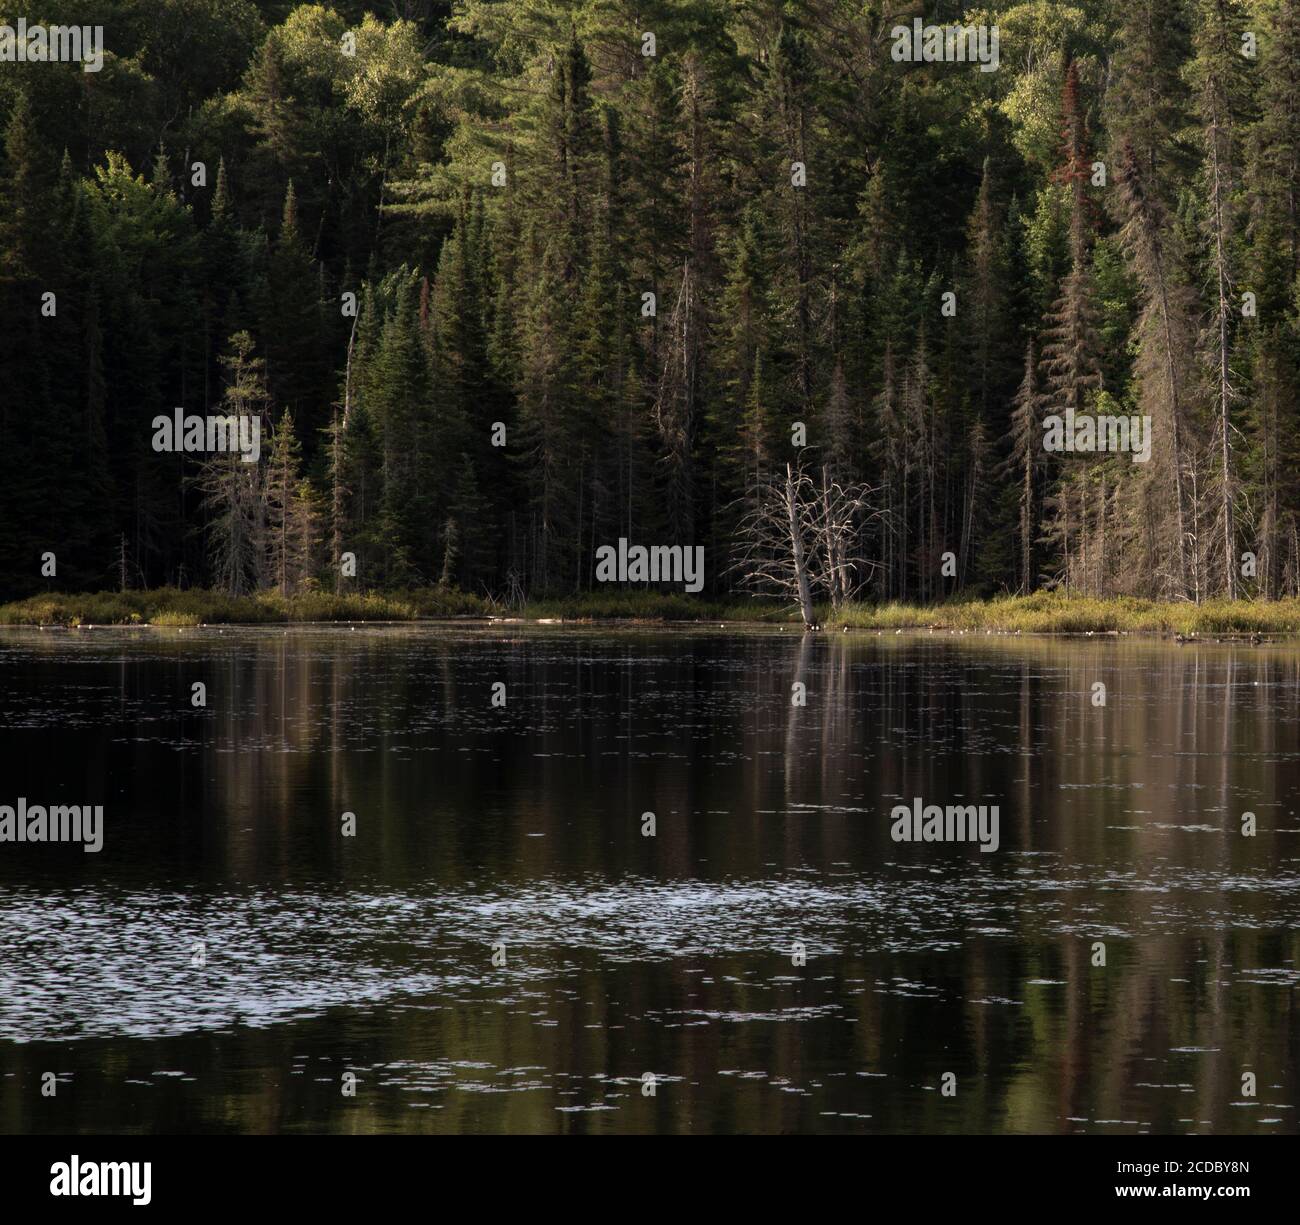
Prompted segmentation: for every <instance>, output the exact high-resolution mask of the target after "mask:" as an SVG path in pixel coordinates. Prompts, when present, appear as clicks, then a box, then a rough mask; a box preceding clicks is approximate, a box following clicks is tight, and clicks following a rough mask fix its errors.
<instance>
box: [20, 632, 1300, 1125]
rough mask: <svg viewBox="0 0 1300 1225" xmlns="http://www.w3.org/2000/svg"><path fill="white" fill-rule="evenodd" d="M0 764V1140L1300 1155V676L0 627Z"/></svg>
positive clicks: (666, 640)
mask: <svg viewBox="0 0 1300 1225" xmlns="http://www.w3.org/2000/svg"><path fill="white" fill-rule="evenodd" d="M796 680H798V681H802V682H804V683H805V684H806V685H807V689H808V696H807V705H806V706H805V707H802V708H801V707H797V706H794V705H792V702H791V684H792V682H794V681H796ZM195 681H202V682H204V683H205V684H206V686H207V699H208V705H207V707H206V709H193V708H192V707H191V705H190V692H191V690H190V686H191V685H192V684H193V682H195ZM497 681H501V682H504V683H505V684H506V687H507V689H506V693H507V705H506V706H505V707H504V708H494V707H493V705H492V700H491V699H492V685H493V683H494V682H497ZM1096 681H1102V682H1104V683H1105V685H1106V686H1107V704H1106V706H1105V708H1104V709H1099V708H1096V707H1094V706H1093V704H1092V700H1091V695H1092V685H1093V683H1094V682H1096ZM0 763H2V765H3V770H2V772H0V803H4V804H10V805H12V804H14V803H15V802H16V799H17V797H19V796H23V797H25V798H27V800H28V801H29V802H31V803H46V804H48V803H102V804H103V805H104V807H105V846H104V849H103V851H102V852H100V853H99V854H97V855H95V854H86V853H84V852H83V851H82V850H81V849H80V847H79V846H48V847H47V846H37V845H30V844H28V845H14V844H0V1078H2V1081H0V1130H2V1131H4V1132H26V1131H38V1132H55V1131H65V1130H79V1131H89V1132H98V1131H146V1132H147V1131H171V1130H185V1131H195V1130H220V1131H255V1132H275V1131H284V1132H289V1131H306V1132H315V1131H338V1132H364V1131H429V1132H458V1131H478V1132H497V1131H521V1132H550V1131H560V1132H593V1131H620V1132H650V1131H662V1132H688V1131H689V1132H716V1131H722V1132H732V1131H742V1132H777V1131H787V1132H792V1131H827V1132H840V1131H845V1132H985V1131H989V1132H1003V1131H1009V1132H1075V1131H1082V1132H1106V1133H1132V1132H1146V1131H1150V1132H1207V1131H1213V1132H1216V1133H1254V1132H1283V1133H1295V1132H1296V1131H1297V1130H1300V1126H1298V1124H1297V1109H1296V1107H1297V1104H1298V1103H1297V1098H1298V1097H1300V1085H1298V1078H1297V1070H1298V1067H1300V1018H1298V1015H1297V1013H1298V1010H1297V997H1298V995H1300V990H1298V984H1300V969H1298V968H1297V950H1298V949H1300V937H1298V936H1297V920H1298V919H1300V817H1298V816H1297V812H1296V809H1297V800H1298V794H1297V793H1298V789H1300V648H1298V647H1294V646H1287V647H1281V646H1276V647H1271V646H1264V647H1250V646H1226V645H1225V646H1214V645H1205V646H1198V647H1190V646H1183V647H1179V646H1174V645H1164V644H1156V643H1141V642H1132V641H1128V640H1120V641H1116V640H1102V639H1092V640H1087V639H1084V640H1069V641H1027V640H1023V639H1003V638H985V637H980V638H971V637H965V638H952V637H940V636H928V635H915V636H914V635H893V634H889V635H884V636H877V635H875V634H861V635H857V634H848V635H834V636H825V637H817V638H804V637H802V636H800V635H796V634H790V633H785V634H777V633H773V632H768V631H754V632H748V631H747V632H743V633H732V632H730V631H721V630H718V631H709V632H702V631H674V632H648V631H611V630H601V631H577V630H568V629H553V630H548V629H539V628H528V627H522V626H511V625H504V626H501V625H499V626H494V627H490V628H467V629H459V628H457V629H448V628H419V629H407V628H375V629H361V628H358V629H356V630H349V629H347V628H346V627H344V628H340V629H305V630H293V631H290V632H288V633H286V632H285V631H284V630H282V629H265V630H245V629H239V630H234V629H228V630H226V631H225V632H220V631H217V630H185V631H183V632H178V631H175V630H170V631H148V630H140V631H127V630H123V631H104V630H94V631H81V632H74V633H56V632H50V631H46V632H44V633H41V632H37V631H4V632H3V633H0ZM914 796H921V797H923V798H924V800H925V801H926V802H927V803H939V804H944V803H964V802H970V803H985V804H997V805H999V809H1000V816H1001V843H1002V845H1001V848H1000V849H999V850H998V851H997V852H996V853H994V854H982V853H980V852H979V851H978V849H977V848H976V847H975V846H972V845H957V846H954V845H944V844H922V845H904V844H898V843H895V842H893V841H892V840H891V838H890V824H891V822H890V808H891V807H892V805H893V804H895V803H898V802H900V801H901V802H905V803H910V802H911V800H912V798H913V797H914ZM1247 810H1249V811H1251V812H1254V813H1255V814H1256V816H1257V819H1258V826H1259V832H1258V835H1257V836H1256V837H1255V838H1244V837H1242V836H1241V834H1240V832H1239V829H1240V816H1241V813H1242V812H1243V811H1247ZM647 811H653V812H654V813H655V815H656V822H657V833H656V836H655V837H653V838H648V837H643V836H642V833H641V823H642V813H644V812H647ZM344 812H352V813H355V814H356V818H357V832H356V836H355V837H352V838H345V837H342V836H341V834H340V818H341V814H343V813H344ZM199 941H202V942H203V944H204V946H205V949H206V964H205V965H203V966H202V967H196V966H193V965H192V964H191V961H192V957H193V953H194V947H195V944H196V942H199ZM1096 941H1102V942H1104V944H1105V946H1106V955H1107V964H1106V966H1105V967H1095V966H1094V965H1093V964H1092V956H1093V954H1092V949H1093V944H1094V942H1096ZM497 942H504V945H505V954H506V964H505V965H504V966H503V967H502V966H494V965H493V961H492V956H493V945H494V944H495V943H497ZM795 942H801V943H802V944H803V946H804V947H805V949H806V952H807V964H806V965H805V966H798V965H794V964H792V955H791V953H792V949H793V947H794V945H795ZM47 1072H53V1073H55V1074H56V1075H57V1086H58V1087H57V1094H56V1096H55V1097H53V1098H48V1097H42V1095H41V1082H42V1075H43V1074H44V1073H47ZM346 1072H351V1073H353V1074H355V1076H356V1077H357V1086H356V1096H355V1097H352V1098H348V1097H345V1096H343V1094H342V1092H341V1089H340V1086H341V1083H342V1078H343V1075H344V1073H346ZM647 1072H649V1073H653V1074H654V1076H655V1077H656V1078H657V1085H656V1092H655V1093H654V1095H653V1096H647V1095H646V1094H645V1093H644V1092H643V1085H642V1076H643V1074H645V1073H647ZM1243 1072H1254V1073H1255V1074H1256V1077H1257V1085H1258V1088H1257V1093H1256V1096H1254V1097H1253V1098H1252V1097H1249V1096H1245V1095H1243V1090H1242V1081H1241V1077H1242V1074H1243ZM945 1073H953V1074H954V1075H955V1076H956V1095H955V1096H944V1095H943V1094H942V1093H941V1091H940V1089H941V1083H942V1078H943V1077H944V1075H945Z"/></svg>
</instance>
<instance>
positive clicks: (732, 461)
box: [0, 0, 1300, 600]
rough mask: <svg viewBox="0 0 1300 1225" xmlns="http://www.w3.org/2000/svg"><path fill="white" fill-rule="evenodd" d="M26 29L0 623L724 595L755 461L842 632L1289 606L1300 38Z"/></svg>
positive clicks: (797, 13) (204, 17) (560, 15)
mask: <svg viewBox="0 0 1300 1225" xmlns="http://www.w3.org/2000/svg"><path fill="white" fill-rule="evenodd" d="M9 8H10V15H9V16H7V17H5V18H4V21H5V22H6V23H7V24H8V25H9V26H10V27H12V26H14V25H15V23H16V22H17V19H18V18H20V17H21V18H26V20H27V22H28V23H29V24H36V23H38V22H39V23H45V24H47V25H54V24H78V25H85V26H102V28H103V64H102V67H101V68H100V70H99V71H97V72H87V71H83V65H81V64H77V63H48V62H35V63H33V62H19V61H18V60H17V59H14V58H12V57H2V56H0V137H2V138H0V321H2V322H3V328H2V329H0V464H2V465H3V480H0V583H2V584H3V587H4V594H7V595H21V594H26V593H28V592H31V591H35V590H40V589H43V588H47V587H57V588H59V589H63V590H68V589H76V588H100V587H117V586H126V587H140V586H152V585H158V584H164V583H169V584H178V585H182V586H192V585H212V586H218V587H221V588H224V589H226V590H228V591H231V592H244V591H250V590H256V589H258V588H269V587H278V588H280V589H281V590H283V591H291V590H296V589H300V588H302V587H304V586H311V585H315V584H320V585H322V586H327V587H329V588H335V587H337V586H340V585H352V586H354V587H355V586H359V587H363V588H370V587H373V588H379V587H397V586H406V585H415V584H434V583H442V584H447V585H455V586H459V587H461V588H463V589H465V590H470V591H477V592H490V593H493V594H497V595H501V594H504V595H520V594H523V593H528V594H546V593H571V592H575V591H584V590H586V589H588V588H590V587H592V586H593V584H594V583H595V573H594V571H595V555H596V550H597V549H598V548H599V547H600V546H603V545H609V544H612V543H614V542H616V541H618V540H619V539H620V538H624V539H626V540H629V541H633V542H640V543H647V544H649V543H655V544H681V545H683V546H703V547H704V549H705V555H706V558H707V562H706V590H707V591H708V592H709V593H711V594H717V593H718V592H721V591H726V590H730V589H733V588H735V587H736V586H737V585H738V584H739V582H740V580H741V579H742V578H743V574H740V573H738V571H737V569H736V566H735V559H736V558H737V557H739V556H742V555H744V554H745V552H746V550H749V552H751V553H752V552H753V549H754V547H755V540H754V538H753V537H752V536H749V535H747V532H748V527H747V525H749V524H752V523H753V522H754V520H755V516H756V515H757V516H758V517H760V518H761V516H762V514H763V508H764V506H765V505H766V501H765V500H767V499H770V498H771V497H772V495H773V492H774V491H779V488H780V484H781V481H782V480H783V478H784V476H785V474H786V471H787V465H793V470H794V471H795V473H796V474H798V483H799V484H800V485H801V486H802V487H803V488H804V489H806V490H807V491H808V497H807V501H808V504H809V505H812V504H814V503H816V502H817V501H818V499H819V498H822V499H824V502H825V505H826V506H827V516H828V518H832V519H834V520H835V523H834V527H835V532H836V535H835V537H834V541H833V542H832V543H829V544H828V545H827V550H828V552H827V559H829V560H831V561H835V564H832V565H829V566H826V567H823V569H824V571H825V573H826V574H828V575H830V577H829V578H827V579H826V580H825V581H826V582H827V583H828V584H830V585H831V587H834V588H836V589H835V590H831V591H830V594H835V595H838V596H842V597H844V598H848V597H851V596H857V597H861V598H876V599H885V598H906V599H912V600H926V599H937V598H942V597H943V596H945V595H948V594H950V593H952V592H955V591H964V592H967V593H971V592H976V593H980V592H988V593H991V592H995V591H1000V590H1011V591H1017V590H1019V591H1030V590H1034V589H1037V588H1041V587H1045V586H1060V587H1064V588H1066V589H1069V590H1072V591H1083V592H1089V593H1097V594H1105V593H1135V594H1144V595H1155V596H1163V597H1170V598H1189V599H1201V598H1206V597H1209V596H1220V595H1227V596H1252V595H1264V596H1276V595H1284V594H1296V593H1297V592H1300V527H1298V516H1300V436H1298V435H1297V430H1296V415H1297V407H1296V392H1297V385H1298V382H1300V368H1298V365H1297V359H1298V357H1300V348H1298V346H1297V336H1298V331H1300V297H1298V294H1297V290H1298V288H1300V286H1298V282H1297V272H1298V270H1300V262H1298V261H1300V210H1298V201H1300V0H1095V2H1091V0H1089V2H1080V3H1073V4H1071V3H1057V2H1055V0H1035V2H1032V3H1024V4H1013V5H1009V6H1000V7H999V6H994V7H983V8H980V7H974V6H965V5H961V4H956V3H929V4H920V3H912V4H906V3H891V2H888V0H886V2H871V3H863V2H860V0H859V2H850V0H804V2H802V3H794V2H785V3H782V2H780V0H745V2H740V0H642V2H639V3H635V4H633V3H629V2H625V0H571V2H568V3H563V2H561V0H464V2H463V3H461V2H457V3H450V4H448V3H437V2H436V0H404V2H403V0H394V2H393V3H389V4H362V3H338V4H334V5H332V6H324V5H301V6H294V5H289V4H269V3H264V4H253V3H250V2H249V0H41V2H40V3H35V4H34V3H27V2H26V0H20V2H18V3H17V4H13V3H11V4H10V6H9ZM915 18H921V19H922V20H923V22H924V23H925V24H926V25H940V26H951V25H953V24H954V23H960V24H961V25H962V26H963V27H983V28H984V29H985V31H986V32H987V31H989V30H990V29H991V28H992V27H996V31H997V48H998V55H997V65H996V70H992V71H985V70H984V69H985V68H986V67H991V65H987V64H977V63H971V62H969V61H968V62H947V61H943V60H939V61H936V62H927V61H926V60H925V59H924V58H922V59H921V60H920V62H917V60H916V59H915V58H914V57H911V56H910V55H909V56H905V57H900V56H899V55H898V53H897V51H898V48H899V45H900V39H899V37H898V36H897V35H896V33H895V31H896V28H897V27H900V26H902V27H907V28H908V30H909V38H908V40H907V41H910V29H911V27H912V23H913V20H914V19H915ZM651 36H652V37H651ZM353 304H355V309H353ZM177 408H180V409H183V410H184V411H185V413H187V414H210V413H216V414H220V413H237V414H255V415H257V417H258V418H259V420H260V421H261V422H262V423H263V428H262V439H263V443H262V446H261V451H260V455H259V457H258V460H257V462H256V463H247V462H244V461H243V459H242V458H241V457H240V456H238V455H234V454H231V455H213V454H210V453H186V452H179V453H178V452H173V451H167V450H159V449H157V448H156V446H155V436H156V429H155V425H154V421H155V418H157V417H158V416H159V415H160V414H163V415H170V414H172V413H173V411H174V410H175V409H177ZM1107 418H1109V419H1110V424H1111V427H1112V431H1113V428H1114V426H1115V424H1116V422H1117V421H1122V422H1123V424H1124V426H1125V429H1126V430H1127V428H1128V427H1129V425H1130V424H1131V425H1132V427H1133V431H1134V435H1133V437H1134V440H1135V445H1134V447H1133V449H1132V450H1131V451H1128V452H1125V451H1117V450H1114V449H1111V450H1104V449H1101V448H1100V446H1098V447H1096V448H1095V449H1090V448H1089V446H1088V444H1087V442H1086V441H1084V442H1082V443H1081V445H1080V446H1079V447H1077V448H1074V447H1073V443H1074V441H1075V440H1076V437H1077V438H1079V439H1082V437H1083V436H1082V435H1076V433H1075V431H1076V429H1077V427H1078V425H1079V422H1080V421H1083V420H1085V419H1086V420H1088V421H1093V420H1094V419H1095V421H1096V422H1097V434H1098V435H1099V436H1103V437H1104V435H1105V429H1106V426H1105V420H1106V419H1107ZM1053 421H1055V422H1058V423H1060V428H1059V429H1058V428H1057V427H1056V426H1053V425H1052V424H1051V423H1052V422H1053ZM1144 425H1145V428H1147V429H1148V430H1149V433H1148V434H1147V435H1146V437H1147V443H1148V445H1149V453H1148V455H1147V456H1146V457H1145V459H1144V458H1142V457H1141V456H1139V455H1137V454H1136V452H1137V450H1138V446H1137V445H1136V439H1137V438H1138V436H1139V435H1140V434H1141V431H1142V428H1143V427H1144ZM1054 430H1055V431H1056V433H1055V437H1056V438H1057V441H1058V443H1059V441H1060V439H1061V437H1062V436H1066V437H1067V441H1066V443H1065V446H1064V449H1052V446H1051V442H1050V439H1051V438H1052V437H1053V431H1054ZM1113 441H1114V438H1113V437H1112V442H1113ZM831 489H834V490H835V491H837V496H838V497H839V502H837V504H836V505H837V506H842V507H844V508H846V509H845V510H844V511H843V515H842V516H840V517H839V518H836V514H838V512H835V513H832V509H831V506H830V495H829V492H828V491H829V490H831ZM827 540H828V541H830V540H831V536H830V534H829V533H828V534H827ZM810 547H812V548H813V549H814V550H815V549H816V548H817V544H816V542H815V541H814V542H812V544H811V546H810ZM836 549H839V550H841V554H840V555H838V560H837V561H836V556H837V555H836V553H835V550H836ZM46 552H52V553H54V554H55V555H56V557H57V571H56V577H51V576H50V575H49V574H48V573H47V574H44V575H43V574H42V555H43V554H45V553H46ZM345 553H347V554H351V555H352V556H353V557H354V558H355V575H353V574H352V573H351V570H350V568H348V567H345V566H344V565H343V564H342V563H341V560H340V559H341V558H342V557H343V555H344V554H345ZM836 585H838V587H836ZM828 590H829V589H828Z"/></svg>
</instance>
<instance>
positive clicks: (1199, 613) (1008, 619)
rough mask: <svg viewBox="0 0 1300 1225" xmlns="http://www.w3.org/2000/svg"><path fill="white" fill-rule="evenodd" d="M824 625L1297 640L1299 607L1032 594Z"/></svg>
mask: <svg viewBox="0 0 1300 1225" xmlns="http://www.w3.org/2000/svg"><path fill="white" fill-rule="evenodd" d="M826 625H828V626H835V627H839V626H849V627H850V628H853V629H909V628H917V627H927V628H934V629H945V630H967V631H984V630H988V631H992V632H997V633H1012V634H1014V633H1024V634H1083V633H1095V634H1102V633H1109V632H1112V631H1115V632H1119V633H1129V634H1141V633H1147V634H1182V635H1183V636H1185V637H1191V636H1193V635H1196V636H1198V637H1212V636H1214V635H1225V634H1300V600H1271V601H1262V600H1261V601H1249V600H1234V601H1229V600H1213V601H1209V602H1207V603H1204V604H1189V603H1186V602H1182V603H1166V602H1158V601H1154V600H1136V599H1132V598H1129V597H1126V596H1122V597H1115V598H1112V599H1093V598H1091V597H1089V596H1065V595H1061V594H1058V593H1056V592H1038V593H1036V594H1034V595H1031V596H1001V597H997V598H994V599H989V600H972V601H965V602H956V601H954V602H952V603H947V604H940V605H934V606H921V605H915V604H881V605H865V604H864V605H853V606H851V607H848V608H845V609H842V610H841V611H840V612H839V613H836V614H831V613H830V612H829V611H828V612H827V619H826Z"/></svg>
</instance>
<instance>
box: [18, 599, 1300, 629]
mask: <svg viewBox="0 0 1300 1225" xmlns="http://www.w3.org/2000/svg"><path fill="white" fill-rule="evenodd" d="M465 616H468V617H488V616H508V617H512V618H520V619H524V620H532V621H627V622H660V621H663V622H705V623H719V622H725V623H727V624H740V623H746V622H748V623H769V624H785V625H791V626H795V625H797V624H798V615H797V614H796V613H795V611H794V610H793V609H792V608H789V607H787V606H784V605H781V604H777V603H774V602H770V601H761V600H747V601H744V600H738V601H730V602H719V601H710V600H705V599H700V598H698V597H695V596H690V595H684V594H679V593H659V592H644V591H641V592H630V591H626V590H624V591H611V592H610V593H608V594H606V593H603V592H596V593H589V594H585V595H580V596H572V597H569V598H560V599H550V600H534V601H530V602H529V603H527V604H526V605H525V606H524V607H523V608H520V609H510V610H507V609H503V608H502V607H500V606H498V605H493V604H491V603H490V602H489V601H487V600H484V599H482V598H480V597H478V596H474V595H467V594H465V593H463V592H457V591H446V590H442V589H439V588H422V589H418V590H413V591H399V592H389V593H370V594H349V595H337V596H336V595H333V594H332V593H328V592H306V593H303V594H301V595H295V596H289V597H284V596H280V595H278V594H275V593H270V592H263V593H260V594H258V595H254V596H227V595H223V594H221V593H219V592H212V591H202V590H194V589H191V590H187V591H180V590H178V589H176V588H174V587H162V588H158V589H156V590H153V591H124V592H116V591H112V592H87V593H80V594H67V595H64V594H53V595H52V594H46V595H38V596H31V597H29V598H28V599H25V600H19V601H15V602H14V603H10V604H4V605H0V625H68V626H77V625H161V626H188V625H267V624H277V623H279V624H283V623H287V622H306V621H320V622H330V621H419V620H430V619H439V618H446V617H465ZM821 616H822V618H823V620H822V625H823V628H825V629H841V628H844V627H847V628H851V629H864V630H894V629H926V628H932V629H942V630H964V631H968V632H980V631H989V632H996V633H1025V634H1053V633H1055V634H1067V633H1076V634H1077V633H1108V632H1120V633H1150V634H1182V635H1184V636H1185V637H1192V636H1199V637H1213V636H1223V635H1232V634H1268V635H1300V600H1277V601H1269V602H1265V601H1258V602H1252V601H1246V600H1238V601H1235V602H1231V603H1230V602H1228V601H1226V600H1218V601H1213V602H1210V603H1206V604H1200V605H1196V604H1187V603H1178V604H1173V603H1160V602H1156V601H1152V600H1135V599H1130V598H1126V597H1121V598H1115V599H1105V600H1103V599H1092V598H1089V597H1086V596H1065V595H1061V594H1058V593H1055V592H1039V593H1037V594H1035V595H1032V596H1002V597H997V598H994V599H989V600H970V601H952V602H949V603H945V604H938V605H917V604H854V605H851V606H849V607H847V608H844V609H841V610H840V611H839V612H838V613H832V612H831V610H830V609H823V610H821Z"/></svg>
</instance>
